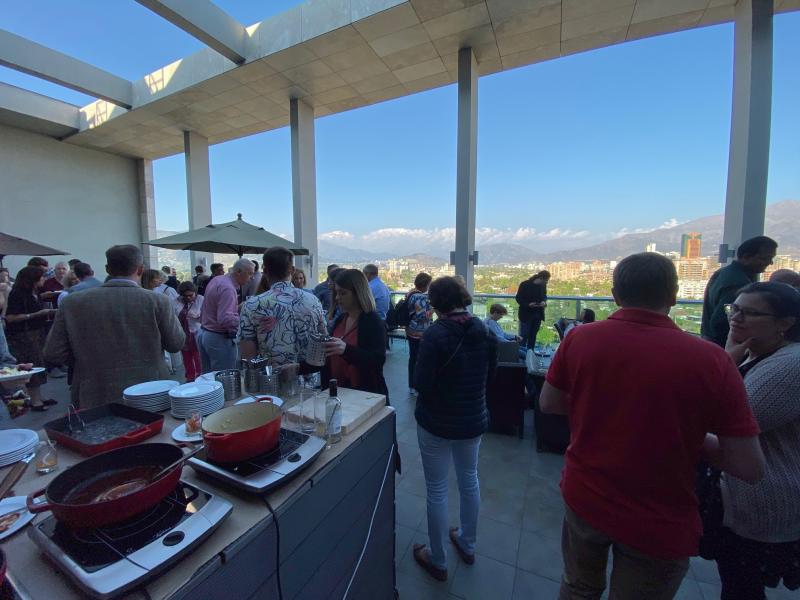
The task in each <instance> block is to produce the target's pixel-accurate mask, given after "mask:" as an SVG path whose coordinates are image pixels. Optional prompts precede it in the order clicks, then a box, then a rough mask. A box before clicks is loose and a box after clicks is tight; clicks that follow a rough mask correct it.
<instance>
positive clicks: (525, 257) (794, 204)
mask: <svg viewBox="0 0 800 600" xmlns="http://www.w3.org/2000/svg"><path fill="white" fill-rule="evenodd" d="M723 224H724V216H723V215H721V214H719V215H711V216H707V217H700V218H699V219H694V220H692V221H687V222H686V223H680V224H678V225H674V226H672V227H665V228H660V229H654V230H652V231H648V232H641V233H629V234H625V235H622V236H620V237H617V238H614V239H610V240H606V241H604V242H601V243H598V244H592V245H590V246H585V247H583V248H576V249H573V250H560V251H557V252H548V253H543V252H537V251H536V250H532V249H531V248H528V247H527V246H523V245H522V244H513V243H494V244H485V245H483V246H478V248H477V250H478V264H481V265H495V264H520V263H530V262H543V263H549V262H558V261H570V260H593V259H598V260H616V259H619V258H622V257H625V256H628V255H629V254H634V253H636V252H643V251H644V250H645V247H646V246H647V245H648V244H651V243H654V244H656V250H657V251H659V252H677V251H679V250H680V245H681V235H683V234H684V233H688V232H690V231H696V232H699V233H701V234H702V235H703V246H702V254H703V255H704V256H712V255H716V254H717V250H718V247H719V244H720V243H721V240H722V229H723ZM765 231H766V234H767V235H770V236H772V237H773V238H775V239H776V240H777V241H778V242H779V243H780V248H778V253H779V254H791V255H793V256H800V201H798V200H784V201H783V202H777V203H775V204H770V205H768V206H767V214H766V220H765ZM409 246H410V247H414V246H415V241H412V240H409ZM319 248H320V256H321V257H324V258H322V259H321V261H322V262H343V263H348V262H349V263H358V262H366V261H369V260H382V259H386V258H409V259H412V258H413V259H414V260H416V262H420V263H422V264H441V263H446V262H448V261H449V254H448V253H446V252H445V251H443V250H441V249H437V248H434V247H430V246H428V247H425V249H424V251H423V252H424V253H423V256H424V257H425V259H424V260H419V258H418V257H417V255H409V256H397V254H390V253H387V252H380V251H377V250H376V251H368V250H355V249H352V248H346V247H344V246H340V245H337V244H331V243H329V242H324V241H320V246H319Z"/></svg>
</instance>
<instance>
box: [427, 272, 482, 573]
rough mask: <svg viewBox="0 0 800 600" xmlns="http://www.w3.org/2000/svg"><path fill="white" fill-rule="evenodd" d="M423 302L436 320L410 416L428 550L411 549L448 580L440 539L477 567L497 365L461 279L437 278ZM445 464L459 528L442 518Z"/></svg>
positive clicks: (431, 569) (444, 555)
mask: <svg viewBox="0 0 800 600" xmlns="http://www.w3.org/2000/svg"><path fill="white" fill-rule="evenodd" d="M428 299H429V300H430V303H431V306H432V307H433V309H434V311H436V314H437V315H438V317H439V318H438V320H437V321H436V322H435V323H434V324H433V325H431V326H430V327H429V328H428V329H427V330H426V331H425V333H424V334H423V336H422V341H421V343H420V348H419V355H418V357H417V364H416V368H415V371H414V381H415V386H414V387H415V388H416V389H417V391H418V392H419V397H418V398H417V408H416V411H415V413H414V416H415V417H416V419H417V435H418V439H419V449H420V455H421V457H422V468H423V471H424V472H425V485H426V487H427V496H428V498H427V500H428V502H427V508H428V538H429V540H430V548H428V547H427V546H426V545H424V544H415V545H414V559H415V560H416V561H417V563H418V564H419V565H420V566H421V567H422V568H424V569H425V570H426V571H427V572H428V573H429V574H430V575H431V576H432V577H434V578H435V579H438V580H439V581H446V580H447V566H446V556H447V553H446V550H445V538H446V536H448V535H449V538H450V541H451V543H452V544H453V546H454V547H455V549H456V551H457V552H458V555H459V556H460V557H461V559H462V560H463V561H464V562H465V563H467V564H472V563H473V562H475V540H476V537H477V524H478V512H479V509H480V487H479V484H478V450H479V448H480V443H481V435H483V433H485V432H486V430H487V428H488V425H489V415H488V411H487V409H486V384H487V381H488V380H489V378H490V377H491V376H492V375H493V373H494V370H495V368H496V366H497V342H496V340H495V339H494V338H493V337H492V336H491V335H490V334H489V333H488V331H487V330H486V328H485V327H484V325H483V323H482V322H481V320H480V319H478V318H476V317H473V316H472V315H471V314H470V313H469V312H467V310H466V307H467V306H469V305H470V304H472V298H471V296H470V295H469V292H467V290H466V288H465V287H464V284H463V283H462V281H461V280H460V279H457V278H455V277H440V278H439V279H437V280H436V281H434V282H433V283H432V284H431V286H430V288H429V290H428ZM451 459H452V462H453V464H454V466H455V470H456V477H457V479H458V490H459V495H460V499H461V513H460V517H461V526H460V527H453V528H449V520H448V515H447V474H448V471H449V470H450V461H451ZM448 528H449V531H448Z"/></svg>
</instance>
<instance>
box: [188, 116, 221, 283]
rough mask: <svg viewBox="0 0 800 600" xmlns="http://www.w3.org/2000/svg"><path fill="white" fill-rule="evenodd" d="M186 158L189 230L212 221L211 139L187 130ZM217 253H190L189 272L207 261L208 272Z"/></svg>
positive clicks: (192, 271)
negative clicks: (209, 163)
mask: <svg viewBox="0 0 800 600" xmlns="http://www.w3.org/2000/svg"><path fill="white" fill-rule="evenodd" d="M183 151H184V155H185V157H186V199H187V203H188V205H189V229H198V228H200V227H205V226H206V225H210V224H211V175H210V170H209V167H208V139H207V138H204V137H203V136H202V135H200V134H198V133H196V132H194V131H184V132H183ZM213 259H214V255H213V254H211V253H208V252H190V253H189V272H190V273H194V268H195V266H197V265H198V264H205V267H206V273H208V272H209V270H208V267H209V265H210V264H211V263H212V261H213Z"/></svg>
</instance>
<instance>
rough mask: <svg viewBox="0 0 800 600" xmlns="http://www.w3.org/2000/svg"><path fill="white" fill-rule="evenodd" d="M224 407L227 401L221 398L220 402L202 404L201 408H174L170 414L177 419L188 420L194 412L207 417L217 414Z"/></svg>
mask: <svg viewBox="0 0 800 600" xmlns="http://www.w3.org/2000/svg"><path fill="white" fill-rule="evenodd" d="M223 406H225V400H224V398H219V399H218V400H214V401H211V402H208V403H206V404H201V405H199V406H190V407H182V406H173V407H172V410H170V414H172V416H173V417H175V418H176V419H186V418H188V417H189V416H191V414H192V413H193V412H197V413H200V414H201V415H202V416H204V417H205V416H208V415H210V414H211V413H215V412H217V411H218V410H219V409H221V408H222V407H223Z"/></svg>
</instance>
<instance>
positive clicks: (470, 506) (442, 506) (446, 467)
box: [417, 425, 481, 569]
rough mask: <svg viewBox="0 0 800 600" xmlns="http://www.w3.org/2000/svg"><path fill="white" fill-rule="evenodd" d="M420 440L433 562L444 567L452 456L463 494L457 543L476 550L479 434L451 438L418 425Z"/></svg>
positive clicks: (462, 546) (479, 499) (460, 493)
mask: <svg viewBox="0 0 800 600" xmlns="http://www.w3.org/2000/svg"><path fill="white" fill-rule="evenodd" d="M417 439H418V440H419V451H420V455H421V457H422V469H423V471H424V472H425V485H426V487H427V489H428V538H429V540H430V550H431V562H432V563H433V565H434V566H435V567H437V568H439V569H445V568H447V566H446V558H447V552H446V551H445V540H447V537H448V535H449V527H448V524H449V520H448V517H447V474H448V472H449V471H450V457H451V455H452V457H453V464H454V466H455V470H456V478H457V479H458V492H459V495H460V496H461V527H460V528H459V530H458V542H459V545H460V546H461V548H462V549H463V550H464V551H465V552H467V553H468V554H473V553H474V552H475V538H476V535H477V530H478V510H479V509H480V505H481V490H480V487H479V486H478V449H479V448H480V445H481V438H480V436H478V437H476V438H472V439H469V440H448V439H445V438H440V437H438V436H435V435H433V434H432V433H430V432H429V431H427V430H426V429H423V428H422V427H420V426H419V425H417Z"/></svg>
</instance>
